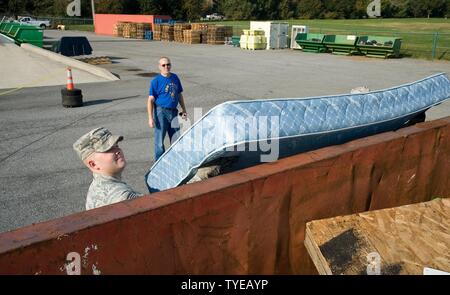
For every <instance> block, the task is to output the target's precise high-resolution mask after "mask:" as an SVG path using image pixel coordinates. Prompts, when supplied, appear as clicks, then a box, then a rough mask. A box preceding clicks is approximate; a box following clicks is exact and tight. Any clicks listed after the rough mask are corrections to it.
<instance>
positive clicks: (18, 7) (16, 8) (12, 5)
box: [6, 0, 25, 16]
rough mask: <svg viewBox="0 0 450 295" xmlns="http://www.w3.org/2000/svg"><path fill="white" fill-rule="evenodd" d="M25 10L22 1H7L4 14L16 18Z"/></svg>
mask: <svg viewBox="0 0 450 295" xmlns="http://www.w3.org/2000/svg"><path fill="white" fill-rule="evenodd" d="M24 10H25V2H23V1H16V0H9V1H8V8H7V10H6V12H8V13H10V14H12V15H14V16H17V15H18V14H20V13H22V12H23V11H24Z"/></svg>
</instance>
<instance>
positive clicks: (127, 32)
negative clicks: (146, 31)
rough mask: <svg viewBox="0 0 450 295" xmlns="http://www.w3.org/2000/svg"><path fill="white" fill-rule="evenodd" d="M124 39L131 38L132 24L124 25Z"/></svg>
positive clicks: (125, 23)
mask: <svg viewBox="0 0 450 295" xmlns="http://www.w3.org/2000/svg"><path fill="white" fill-rule="evenodd" d="M123 37H124V38H131V23H127V22H124V23H123Z"/></svg>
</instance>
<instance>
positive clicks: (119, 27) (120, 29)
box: [113, 22, 123, 37]
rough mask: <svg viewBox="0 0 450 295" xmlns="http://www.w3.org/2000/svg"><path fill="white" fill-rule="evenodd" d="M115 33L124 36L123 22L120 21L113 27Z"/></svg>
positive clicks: (117, 35)
mask: <svg viewBox="0 0 450 295" xmlns="http://www.w3.org/2000/svg"><path fill="white" fill-rule="evenodd" d="M113 35H114V36H116V37H123V23H122V22H118V23H116V24H115V25H114V27H113Z"/></svg>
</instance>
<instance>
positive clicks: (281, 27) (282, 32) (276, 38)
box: [250, 21, 289, 49]
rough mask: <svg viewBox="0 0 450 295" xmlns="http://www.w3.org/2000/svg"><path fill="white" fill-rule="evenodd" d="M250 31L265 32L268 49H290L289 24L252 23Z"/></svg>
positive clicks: (271, 22)
mask: <svg viewBox="0 0 450 295" xmlns="http://www.w3.org/2000/svg"><path fill="white" fill-rule="evenodd" d="M250 30H263V31H264V32H265V36H266V38H267V47H266V49H284V48H287V47H288V44H287V34H288V30H289V24H288V23H281V22H273V21H265V22H260V21H251V22H250Z"/></svg>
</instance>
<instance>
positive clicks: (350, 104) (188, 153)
mask: <svg viewBox="0 0 450 295" xmlns="http://www.w3.org/2000/svg"><path fill="white" fill-rule="evenodd" d="M449 98H450V81H449V79H448V77H447V76H446V75H445V74H444V73H441V74H436V75H433V76H430V77H427V78H425V79H422V80H419V81H416V82H413V83H409V84H404V85H401V86H397V87H393V88H389V89H384V90H379V91H372V92H368V93H360V94H345V95H331V96H321V97H309V98H289V99H288V98H283V99H262V100H241V101H229V102H225V103H222V104H220V105H217V106H215V107H214V108H212V109H211V110H210V111H209V112H208V113H206V114H205V115H204V116H203V117H202V118H201V119H200V120H198V121H197V122H195V123H194V124H193V125H192V126H191V127H190V128H189V129H187V130H186V131H185V132H184V133H183V134H182V135H181V136H180V137H179V138H178V139H177V140H176V141H175V142H174V143H173V144H172V145H171V146H170V147H169V148H168V149H167V151H166V152H165V153H164V154H163V155H162V156H161V157H160V158H159V159H158V161H156V162H155V163H154V165H153V166H152V167H151V169H150V171H149V172H148V173H147V174H146V175H145V181H146V184H147V187H148V189H149V192H151V193H152V192H157V191H162V190H166V189H170V188H173V187H176V186H179V185H182V184H184V183H186V182H188V181H189V180H190V179H191V178H192V177H193V176H194V175H195V173H196V172H197V169H198V168H200V167H204V166H207V165H208V164H210V163H214V162H215V161H217V160H218V159H224V158H225V159H226V158H228V159H231V160H230V161H229V163H231V164H230V165H228V168H227V169H228V170H227V172H228V171H235V170H238V169H242V168H246V167H250V166H253V165H256V164H259V163H263V162H271V161H276V160H278V159H280V158H284V157H287V156H291V155H294V154H298V153H301V152H305V151H309V150H313V149H317V148H321V147H325V146H329V145H335V144H341V143H344V142H347V141H349V140H353V139H356V138H361V137H365V136H369V135H373V134H377V133H380V132H386V131H391V130H396V129H398V128H401V127H404V126H406V125H408V124H409V123H410V122H411V120H413V119H414V118H416V117H417V116H418V115H420V114H423V113H424V112H425V111H426V110H427V109H428V108H430V107H432V106H434V105H437V104H439V103H442V102H443V101H445V100H447V99H449Z"/></svg>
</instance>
